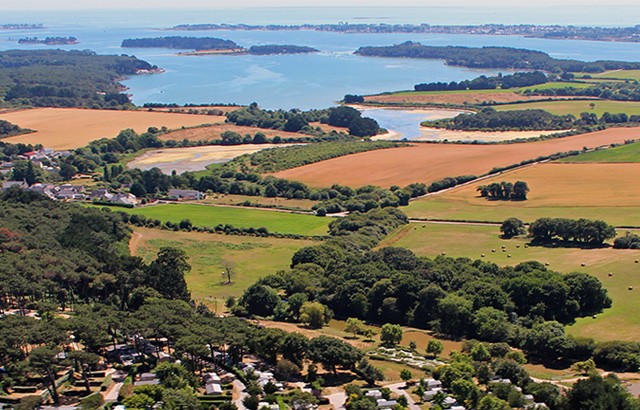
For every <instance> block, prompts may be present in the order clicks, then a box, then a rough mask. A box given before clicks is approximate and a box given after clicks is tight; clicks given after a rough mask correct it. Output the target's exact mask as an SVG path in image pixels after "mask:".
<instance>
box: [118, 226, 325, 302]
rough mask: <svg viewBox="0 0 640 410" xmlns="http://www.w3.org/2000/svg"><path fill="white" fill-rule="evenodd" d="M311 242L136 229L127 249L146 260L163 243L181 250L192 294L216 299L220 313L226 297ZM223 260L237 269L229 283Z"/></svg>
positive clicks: (288, 260) (285, 262) (283, 266)
mask: <svg viewBox="0 0 640 410" xmlns="http://www.w3.org/2000/svg"><path fill="white" fill-rule="evenodd" d="M314 243H315V242H313V241H308V240H296V239H279V238H254V237H248V236H234V235H216V234H207V233H197V232H172V231H163V230H159V229H147V228H136V230H135V231H134V234H133V237H132V240H131V243H130V248H131V251H132V253H133V254H135V255H138V256H141V257H143V258H144V259H145V260H147V261H149V260H151V259H153V258H154V257H155V255H156V254H157V252H158V250H160V248H162V247H165V246H172V247H175V248H179V249H182V250H184V251H185V252H186V254H187V257H188V258H189V263H190V264H191V271H190V272H189V273H188V274H187V276H186V280H187V285H188V287H189V290H190V291H191V295H192V297H193V298H194V299H196V300H198V301H204V302H205V303H206V304H207V305H209V307H210V308H212V309H213V308H214V307H215V303H216V301H217V303H218V312H221V311H222V309H223V308H224V301H225V299H226V298H227V297H229V296H235V297H238V296H241V295H242V293H243V292H244V290H245V289H246V288H248V287H249V286H250V285H251V284H253V283H254V282H255V281H256V280H258V279H259V278H260V277H262V276H265V275H269V274H272V273H275V272H277V271H279V270H282V269H287V268H288V267H289V264H290V263H291V257H292V256H293V254H294V253H295V252H296V251H297V250H298V249H300V248H302V247H304V246H310V245H313V244H314ZM223 262H227V263H230V264H232V265H233V266H234V270H235V272H236V273H235V277H232V283H231V284H230V285H227V284H225V283H224V279H223V277H222V275H221V272H222V270H223Z"/></svg>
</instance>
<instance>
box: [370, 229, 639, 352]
mask: <svg viewBox="0 0 640 410" xmlns="http://www.w3.org/2000/svg"><path fill="white" fill-rule="evenodd" d="M620 233H623V232H620ZM499 234H500V232H499V227H498V226H487V225H472V224H444V223H411V224H409V225H407V226H404V227H402V228H399V229H398V230H397V231H396V232H395V233H393V234H392V235H391V236H389V237H388V238H387V239H386V240H385V241H384V242H383V243H382V244H381V245H380V246H381V247H382V246H399V247H404V248H408V249H411V250H412V251H414V252H415V253H416V254H418V255H421V256H428V257H435V256H437V255H440V254H442V253H443V252H444V253H446V255H447V256H451V257H468V258H471V259H482V260H485V261H488V262H493V263H496V264H498V265H501V266H502V265H516V264H518V263H520V262H524V261H529V260H537V261H540V262H542V263H548V264H549V269H553V270H557V271H559V272H563V273H570V272H576V271H578V272H586V273H590V274H592V275H594V276H596V277H598V279H600V280H601V281H602V283H603V284H604V286H605V287H606V288H607V290H608V292H609V296H610V297H611V298H612V299H613V307H612V308H610V309H607V310H606V311H605V312H604V313H602V314H599V315H597V317H596V319H593V318H591V317H589V318H583V319H579V320H578V321H577V323H576V324H575V325H572V326H571V327H570V328H569V330H570V332H571V333H573V334H575V335H577V336H585V337H592V338H594V339H596V340H633V341H636V340H638V339H639V338H640V294H639V293H638V292H640V275H639V274H640V264H637V263H635V260H636V259H638V258H640V251H637V250H619V249H612V248H601V249H578V248H546V247H533V246H529V247H528V248H525V244H527V242H528V240H527V239H523V238H513V239H509V240H507V239H501V238H500V237H499ZM502 246H505V247H506V252H502V250H501V247H502ZM493 249H495V250H496V252H492V250H493ZM482 254H484V255H485V257H484V258H482V257H481V255H482ZM508 255H511V257H509V256H508ZM582 264H584V265H585V266H581V265H582ZM609 273H612V276H609ZM630 286H631V287H633V290H628V288H629V287H630Z"/></svg>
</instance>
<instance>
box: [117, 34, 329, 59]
mask: <svg viewBox="0 0 640 410" xmlns="http://www.w3.org/2000/svg"><path fill="white" fill-rule="evenodd" d="M122 47H136V48H147V47H153V48H170V49H190V50H193V51H187V52H181V53H179V54H180V55H185V56H198V55H217V54H225V55H227V54H255V55H274V54H308V53H316V52H318V50H317V49H315V48H312V47H307V46H296V45H291V44H285V45H280V44H266V45H260V46H251V47H249V48H244V47H241V46H239V45H238V44H236V43H235V42H233V41H231V40H224V39H221V38H215V37H156V38H136V39H126V40H124V41H123V42H122Z"/></svg>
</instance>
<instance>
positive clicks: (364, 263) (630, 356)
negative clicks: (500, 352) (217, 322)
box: [234, 209, 640, 368]
mask: <svg viewBox="0 0 640 410" xmlns="http://www.w3.org/2000/svg"><path fill="white" fill-rule="evenodd" d="M405 223H407V219H406V216H404V214H402V212H400V211H399V210H397V209H381V210H372V211H369V212H367V213H354V214H352V215H350V216H348V217H346V218H341V219H339V220H336V221H334V222H332V223H331V224H330V226H329V229H330V233H331V235H332V236H333V238H332V239H330V240H328V241H325V242H324V243H322V244H320V245H317V246H312V247H306V248H302V249H300V250H299V251H298V252H296V253H295V254H294V256H293V258H292V262H291V270H290V271H284V272H278V273H275V274H273V275H270V276H266V277H264V278H262V279H260V280H259V281H258V282H257V283H255V284H254V285H252V286H251V287H249V288H248V289H247V290H246V292H245V294H244V295H243V297H242V298H241V300H240V302H239V306H238V307H237V308H236V309H235V310H234V312H235V313H236V314H241V315H258V316H273V317H274V318H276V319H278V320H293V321H295V320H296V317H297V316H296V315H297V313H296V311H295V309H296V307H294V305H293V302H289V301H294V300H296V301H298V300H305V301H313V302H318V303H320V304H322V305H324V306H326V307H327V308H329V309H331V311H332V312H333V313H334V314H335V316H336V317H338V318H349V317H352V318H359V319H363V320H368V321H370V322H372V323H394V324H403V325H410V326H415V327H418V328H423V329H433V330H435V331H437V332H439V333H441V334H444V335H448V336H449V337H464V338H475V339H479V340H482V341H486V342H494V343H495V342H508V343H509V344H510V345H512V346H517V347H521V348H522V349H524V350H525V351H526V352H527V354H528V355H529V356H530V357H535V358H538V359H539V360H542V361H545V362H554V361H557V360H567V361H575V360H585V359H587V358H589V357H591V356H594V357H595V358H596V360H597V361H598V362H599V364H600V365H607V366H617V367H623V368H629V366H630V367H631V368H632V367H633V366H634V363H636V362H637V354H638V352H640V350H639V349H640V347H639V346H638V345H637V344H628V343H618V342H616V343H610V344H602V345H598V346H596V345H595V343H594V342H593V341H592V340H583V339H576V338H573V337H572V336H570V335H568V334H566V333H565V330H564V326H563V325H564V324H568V323H572V322H573V321H574V320H575V319H576V318H578V317H584V316H590V315H593V314H596V313H598V312H600V311H602V310H603V309H605V308H607V307H609V306H610V305H611V299H610V298H609V297H608V296H607V292H606V290H605V289H604V288H603V286H602V284H601V283H600V281H598V279H596V278H595V277H593V276H590V275H587V274H583V273H571V274H567V275H565V274H561V273H558V272H554V271H551V270H549V269H547V268H546V267H545V266H544V265H542V264H541V263H539V262H524V263H521V264H519V265H517V266H513V267H511V266H510V267H499V266H497V265H495V264H493V263H487V262H484V261H481V260H476V261H473V260H471V259H467V258H449V257H443V256H439V257H437V258H435V259H429V258H423V257H417V256H416V255H414V254H413V253H412V252H411V251H409V250H407V249H402V248H382V249H377V250H371V249H372V248H373V247H375V246H376V244H378V242H379V241H380V240H381V239H382V238H383V237H385V236H386V235H387V234H388V233H389V232H390V231H392V230H393V229H395V228H397V227H398V226H400V225H402V224H405ZM295 306H298V305H297V304H296V305H295ZM634 357H636V359H634Z"/></svg>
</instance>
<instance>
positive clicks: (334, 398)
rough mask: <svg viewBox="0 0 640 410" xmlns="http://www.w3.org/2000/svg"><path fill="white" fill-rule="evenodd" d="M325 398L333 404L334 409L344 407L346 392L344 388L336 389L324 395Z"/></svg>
mask: <svg viewBox="0 0 640 410" xmlns="http://www.w3.org/2000/svg"><path fill="white" fill-rule="evenodd" d="M324 397H326V398H327V399H329V403H331V405H332V406H333V408H334V409H335V410H340V409H344V405H345V404H346V403H347V394H346V393H345V392H344V390H338V391H335V392H334V393H331V394H328V395H325V396H324Z"/></svg>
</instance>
